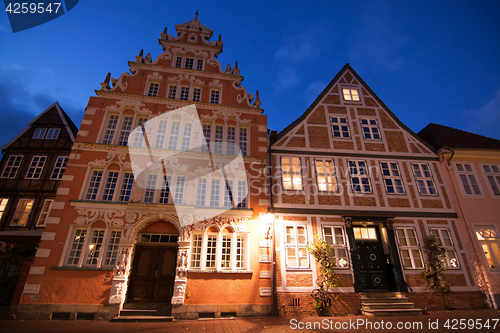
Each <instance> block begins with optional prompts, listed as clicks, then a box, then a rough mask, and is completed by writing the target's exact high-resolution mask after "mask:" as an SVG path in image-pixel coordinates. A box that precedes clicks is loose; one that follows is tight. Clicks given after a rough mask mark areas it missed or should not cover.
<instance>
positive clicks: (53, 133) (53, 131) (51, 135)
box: [45, 128, 61, 140]
mask: <svg viewBox="0 0 500 333" xmlns="http://www.w3.org/2000/svg"><path fill="white" fill-rule="evenodd" d="M60 131H61V130H60V129H59V128H49V130H48V132H47V136H46V137H45V139H48V140H55V139H57V137H58V136H59V132H60Z"/></svg>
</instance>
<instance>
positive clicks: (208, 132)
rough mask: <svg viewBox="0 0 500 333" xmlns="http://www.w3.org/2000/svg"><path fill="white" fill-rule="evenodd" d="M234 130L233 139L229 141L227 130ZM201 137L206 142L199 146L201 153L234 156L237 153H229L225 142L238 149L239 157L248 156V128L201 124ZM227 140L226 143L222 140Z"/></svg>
mask: <svg viewBox="0 0 500 333" xmlns="http://www.w3.org/2000/svg"><path fill="white" fill-rule="evenodd" d="M229 127H232V128H234V129H235V136H234V139H229V138H228V137H229V131H228V128H229ZM202 128H203V136H204V137H205V140H206V145H202V146H201V152H202V153H208V152H210V153H213V154H230V155H233V154H236V153H237V152H236V151H234V152H232V151H230V149H228V145H227V143H226V142H232V143H234V144H235V145H237V146H239V147H240V151H241V156H249V155H248V154H249V151H250V150H249V149H250V142H249V140H248V135H249V132H250V131H249V128H248V127H246V126H239V125H227V124H224V123H219V122H217V123H215V122H214V123H202ZM224 138H226V139H227V141H225V140H224Z"/></svg>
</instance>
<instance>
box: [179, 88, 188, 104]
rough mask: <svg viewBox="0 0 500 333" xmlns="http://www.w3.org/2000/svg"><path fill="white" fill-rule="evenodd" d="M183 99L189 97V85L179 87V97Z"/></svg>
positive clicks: (185, 99)
mask: <svg viewBox="0 0 500 333" xmlns="http://www.w3.org/2000/svg"><path fill="white" fill-rule="evenodd" d="M180 99H182V100H183V101H187V100H188V99H189V87H181V97H180Z"/></svg>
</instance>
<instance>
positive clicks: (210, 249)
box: [190, 227, 248, 271]
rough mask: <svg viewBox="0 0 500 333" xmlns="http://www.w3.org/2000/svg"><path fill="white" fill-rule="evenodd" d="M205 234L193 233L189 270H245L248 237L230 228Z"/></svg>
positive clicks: (213, 230)
mask: <svg viewBox="0 0 500 333" xmlns="http://www.w3.org/2000/svg"><path fill="white" fill-rule="evenodd" d="M207 230H208V231H207V232H206V233H194V234H193V237H192V241H191V260H190V269H192V270H217V271H218V270H228V271H237V270H245V269H246V267H247V258H246V256H247V246H248V245H247V244H248V236H247V234H245V233H236V232H234V231H233V230H232V229H231V228H225V229H224V230H222V231H221V232H219V231H218V230H217V229H216V228H215V227H211V228H208V229H207Z"/></svg>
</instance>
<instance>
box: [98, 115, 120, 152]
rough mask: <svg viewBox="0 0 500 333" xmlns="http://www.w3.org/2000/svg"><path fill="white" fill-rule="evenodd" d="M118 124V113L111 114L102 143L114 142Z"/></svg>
mask: <svg viewBox="0 0 500 333" xmlns="http://www.w3.org/2000/svg"><path fill="white" fill-rule="evenodd" d="M117 124H118V115H110V116H109V119H108V123H107V124H106V130H105V132H104V140H103V142H102V143H104V144H105V145H110V144H112V143H113V137H114V136H115V131H116V125H117Z"/></svg>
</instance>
